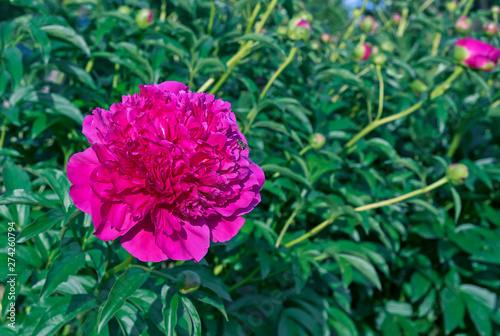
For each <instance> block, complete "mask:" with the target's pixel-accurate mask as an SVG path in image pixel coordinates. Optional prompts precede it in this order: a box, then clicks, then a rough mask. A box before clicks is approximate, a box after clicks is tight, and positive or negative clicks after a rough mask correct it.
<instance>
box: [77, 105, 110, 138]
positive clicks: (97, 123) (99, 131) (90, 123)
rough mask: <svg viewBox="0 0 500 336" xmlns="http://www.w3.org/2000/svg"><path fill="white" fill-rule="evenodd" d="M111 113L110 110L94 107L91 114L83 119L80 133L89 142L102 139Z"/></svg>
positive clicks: (107, 127) (106, 130)
mask: <svg viewBox="0 0 500 336" xmlns="http://www.w3.org/2000/svg"><path fill="white" fill-rule="evenodd" d="M112 114H113V113H112V112H110V111H106V110H104V109H101V108H96V109H95V110H94V111H92V115H88V116H86V117H85V119H83V129H82V133H83V134H84V135H85V136H86V137H87V140H88V141H89V142H90V143H91V144H94V143H101V142H103V141H104V137H105V136H106V133H107V132H108V129H109V122H110V118H111V116H112Z"/></svg>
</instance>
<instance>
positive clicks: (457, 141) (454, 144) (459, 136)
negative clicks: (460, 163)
mask: <svg viewBox="0 0 500 336" xmlns="http://www.w3.org/2000/svg"><path fill="white" fill-rule="evenodd" d="M460 141H462V134H460V133H456V134H455V135H454V136H453V139H452V140H451V144H450V148H448V152H447V153H446V156H447V157H449V158H451V157H452V156H453V155H454V154H455V152H456V151H457V149H458V145H460Z"/></svg>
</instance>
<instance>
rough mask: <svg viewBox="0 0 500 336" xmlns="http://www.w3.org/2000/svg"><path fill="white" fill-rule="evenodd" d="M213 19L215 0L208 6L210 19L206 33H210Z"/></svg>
mask: <svg viewBox="0 0 500 336" xmlns="http://www.w3.org/2000/svg"><path fill="white" fill-rule="evenodd" d="M214 20H215V0H214V1H212V6H210V21H209V22H208V28H207V35H211V34H212V28H213V26H214Z"/></svg>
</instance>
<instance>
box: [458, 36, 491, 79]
mask: <svg viewBox="0 0 500 336" xmlns="http://www.w3.org/2000/svg"><path fill="white" fill-rule="evenodd" d="M499 57H500V49H496V48H495V47H493V46H492V45H490V44H488V43H485V42H482V41H479V40H476V39H473V38H464V39H461V40H458V41H457V42H456V43H455V50H454V53H453V58H454V60H455V61H456V62H457V63H460V64H462V65H464V66H467V67H469V68H472V69H478V70H483V71H486V72H491V71H492V70H493V68H495V67H496V66H497V64H498V58H499Z"/></svg>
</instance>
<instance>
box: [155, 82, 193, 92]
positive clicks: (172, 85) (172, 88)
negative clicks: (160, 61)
mask: <svg viewBox="0 0 500 336" xmlns="http://www.w3.org/2000/svg"><path fill="white" fill-rule="evenodd" d="M157 86H158V88H159V89H160V90H162V91H167V92H170V93H179V92H180V91H189V87H187V86H186V85H184V84H182V83H180V82H174V81H168V82H163V83H161V84H158V85H157Z"/></svg>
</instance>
